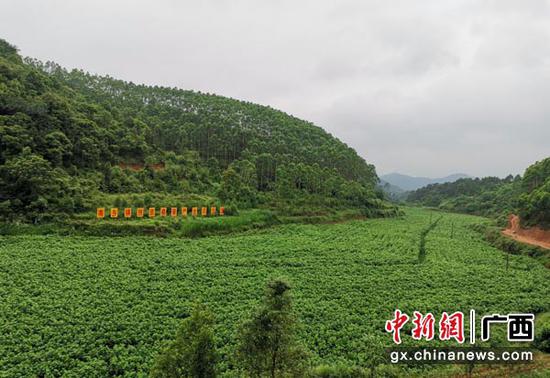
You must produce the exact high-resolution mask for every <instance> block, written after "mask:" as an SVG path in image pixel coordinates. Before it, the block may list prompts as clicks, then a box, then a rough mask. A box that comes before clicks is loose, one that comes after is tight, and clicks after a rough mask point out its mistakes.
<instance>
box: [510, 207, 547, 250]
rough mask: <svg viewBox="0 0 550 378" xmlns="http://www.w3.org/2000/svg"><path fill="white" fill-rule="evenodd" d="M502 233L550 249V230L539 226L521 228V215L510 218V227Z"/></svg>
mask: <svg viewBox="0 0 550 378" xmlns="http://www.w3.org/2000/svg"><path fill="white" fill-rule="evenodd" d="M502 234H503V235H506V236H509V237H511V238H513V239H515V240H517V241H519V242H522V243H527V244H531V245H536V246H538V247H542V248H546V249H550V230H543V229H542V228H539V227H530V228H521V225H520V219H519V216H517V215H515V214H511V215H510V217H509V218H508V228H506V229H505V230H503V231H502Z"/></svg>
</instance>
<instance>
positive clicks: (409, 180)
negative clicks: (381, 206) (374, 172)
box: [380, 172, 471, 191]
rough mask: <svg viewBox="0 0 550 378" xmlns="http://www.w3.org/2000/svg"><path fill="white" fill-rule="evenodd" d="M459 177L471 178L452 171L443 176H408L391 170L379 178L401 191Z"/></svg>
mask: <svg viewBox="0 0 550 378" xmlns="http://www.w3.org/2000/svg"><path fill="white" fill-rule="evenodd" d="M461 178H471V176H470V175H467V174H465V173H453V174H450V175H447V176H444V177H436V178H431V177H423V176H410V175H406V174H402V173H397V172H392V173H388V174H384V175H381V176H380V180H382V181H385V182H387V183H389V184H390V185H393V186H395V187H398V188H399V189H401V190H403V191H411V190H416V189H419V188H422V187H424V186H427V185H430V184H443V183H446V182H454V181H456V180H459V179H461Z"/></svg>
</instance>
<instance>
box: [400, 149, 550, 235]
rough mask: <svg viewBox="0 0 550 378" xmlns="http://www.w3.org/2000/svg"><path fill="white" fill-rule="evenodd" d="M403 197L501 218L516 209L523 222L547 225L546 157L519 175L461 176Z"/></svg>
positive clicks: (549, 176) (549, 170) (549, 171)
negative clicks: (502, 176)
mask: <svg viewBox="0 0 550 378" xmlns="http://www.w3.org/2000/svg"><path fill="white" fill-rule="evenodd" d="M407 199H408V201H410V202H413V203H418V204H422V205H424V206H432V207H439V208H441V209H444V210H449V211H457V212H463V213H468V214H476V215H484V216H491V217H501V218H502V219H505V218H506V217H507V216H508V215H509V214H510V213H516V212H517V213H519V215H520V217H521V219H522V221H523V222H524V224H526V225H540V226H543V227H550V158H546V159H544V160H542V161H539V162H536V163H535V164H533V165H531V166H530V167H528V168H527V169H526V170H525V173H524V175H523V177H521V176H519V175H518V176H515V177H514V176H512V175H510V176H508V177H506V178H504V179H499V178H498V177H484V178H463V179H460V180H457V181H455V182H451V183H445V184H432V185H428V186H426V187H424V188H420V189H417V190H415V191H413V192H411V193H410V194H409V195H408V198H407Z"/></svg>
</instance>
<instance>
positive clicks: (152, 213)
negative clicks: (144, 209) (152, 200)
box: [149, 207, 155, 218]
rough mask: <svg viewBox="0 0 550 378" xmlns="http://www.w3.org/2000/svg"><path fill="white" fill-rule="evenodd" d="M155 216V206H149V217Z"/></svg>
mask: <svg viewBox="0 0 550 378" xmlns="http://www.w3.org/2000/svg"><path fill="white" fill-rule="evenodd" d="M154 217H155V208H154V207H150V208H149V218H154Z"/></svg>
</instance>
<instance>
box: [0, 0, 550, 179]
mask: <svg viewBox="0 0 550 378" xmlns="http://www.w3.org/2000/svg"><path fill="white" fill-rule="evenodd" d="M0 38H4V39H6V40H7V41H8V42H10V43H12V44H14V45H16V46H17V47H18V48H19V49H20V53H21V54H22V55H24V56H32V57H35V58H38V59H41V60H44V61H46V60H53V61H55V62H57V63H59V64H61V65H62V66H65V67H67V68H82V69H84V70H86V71H88V72H92V73H97V74H109V75H110V76H113V77H116V78H120V79H124V80H128V81H133V82H134V83H145V84H152V85H163V86H170V87H179V88H183V89H193V90H200V91H202V92H208V93H216V94H219V95H223V96H229V97H233V98H237V99H241V100H246V101H252V102H255V103H260V104H263V105H270V106H272V107H274V108H277V109H280V110H283V111H285V112H287V113H290V114H293V115H295V116H297V117H300V118H303V119H306V120H309V121H312V122H314V123H315V124H317V125H318V126H321V127H322V128H324V129H325V130H327V131H328V132H330V133H331V134H332V135H334V136H336V137H337V138H339V139H340V140H342V141H344V142H345V143H347V144H348V145H350V146H351V147H353V148H355V149H356V150H357V152H358V153H359V155H361V156H362V157H363V158H365V160H367V161H368V162H369V163H372V164H374V165H375V166H376V169H377V172H378V173H379V174H385V173H390V172H400V173H404V174H410V175H415V176H428V177H440V176H445V175H447V174H450V173H457V172H461V173H467V174H470V175H473V176H487V175H496V176H506V175H507V174H509V173H512V174H517V173H520V174H521V173H522V172H523V171H524V169H525V168H526V167H527V166H529V165H530V164H532V163H533V162H535V161H537V160H541V159H543V158H545V157H548V156H550V1H539V0H521V1H516V0H494V1H484V0H471V1H465V0H464V1H453V0H447V1H442V0H434V1H430V0H423V1H394V0H385V1H382V0H380V1H366V0H356V1H347V0H334V1H325V0H315V1H309V0H300V1H296V0H294V1H290V0H277V1H265V0H264V1H258V0H201V1H196V0H195V1H187V0H183V1H181V0H180V1H177V0H155V1H152V0H151V1H142V0H109V1H104V0H94V1H92V0H89V1H79V0H66V1H55V0H2V1H1V2H0Z"/></svg>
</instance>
